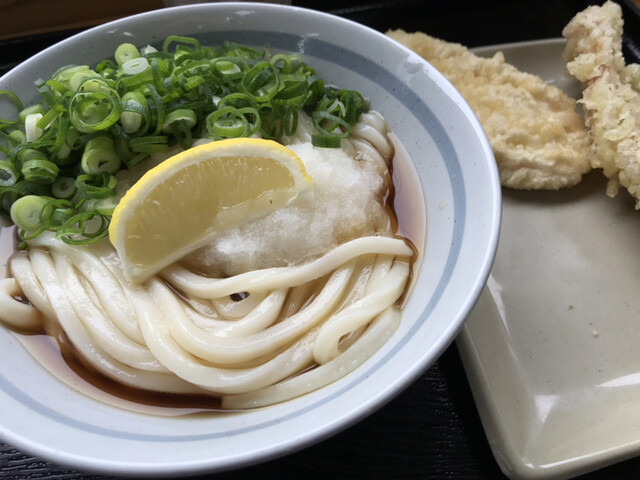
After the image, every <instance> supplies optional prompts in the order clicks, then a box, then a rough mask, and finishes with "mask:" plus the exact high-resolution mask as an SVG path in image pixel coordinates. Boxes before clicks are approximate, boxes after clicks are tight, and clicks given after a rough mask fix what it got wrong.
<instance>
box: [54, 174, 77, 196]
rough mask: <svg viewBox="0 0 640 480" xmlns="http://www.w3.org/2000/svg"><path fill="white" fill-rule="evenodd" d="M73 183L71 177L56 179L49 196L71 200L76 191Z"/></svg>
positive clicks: (73, 180) (73, 179)
mask: <svg viewBox="0 0 640 480" xmlns="http://www.w3.org/2000/svg"><path fill="white" fill-rule="evenodd" d="M75 181H76V180H75V178H73V177H58V178H56V179H55V181H54V182H53V183H52V184H51V194H52V195H53V196H54V197H56V198H64V199H69V198H72V197H73V196H74V195H75V193H76V191H77V188H76V185H75Z"/></svg>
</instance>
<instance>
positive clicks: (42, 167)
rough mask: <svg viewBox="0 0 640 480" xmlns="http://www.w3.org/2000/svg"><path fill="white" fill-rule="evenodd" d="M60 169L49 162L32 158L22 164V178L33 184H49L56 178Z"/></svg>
mask: <svg viewBox="0 0 640 480" xmlns="http://www.w3.org/2000/svg"><path fill="white" fill-rule="evenodd" d="M59 172H60V168H58V166H57V165H56V164H55V163H53V162H50V161H49V160H43V159H42V158H32V159H30V160H27V161H26V162H24V163H23V164H22V176H23V177H24V179H25V180H26V181H27V182H30V183H34V184H45V185H46V184H50V183H53V182H54V181H55V179H56V178H57V177H58V173H59Z"/></svg>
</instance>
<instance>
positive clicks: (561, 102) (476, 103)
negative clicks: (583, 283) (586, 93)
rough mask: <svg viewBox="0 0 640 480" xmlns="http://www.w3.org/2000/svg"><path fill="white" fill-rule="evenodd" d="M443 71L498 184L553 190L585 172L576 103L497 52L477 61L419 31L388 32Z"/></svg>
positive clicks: (584, 148) (583, 137) (585, 141)
mask: <svg viewBox="0 0 640 480" xmlns="http://www.w3.org/2000/svg"><path fill="white" fill-rule="evenodd" d="M387 35H389V36H390V37H391V38H394V39H395V40H397V41H399V42H400V43H402V44H404V45H405V46H407V47H409V48H411V49H412V50H414V51H415V52H416V53H418V54H419V55H420V56H422V57H423V58H425V59H426V60H427V61H429V62H430V63H431V64H432V65H433V66H434V67H435V68H437V69H438V70H439V71H440V72H441V73H443V74H444V75H445V76H446V77H447V78H448V79H449V81H451V83H452V84H453V85H454V86H455V87H456V88H457V89H458V90H459V91H460V93H462V95H463V96H464V98H465V99H466V100H467V102H468V103H469V105H470V106H471V108H472V109H473V110H474V112H475V113H476V115H477V116H478V118H479V120H480V122H481V123H482V126H483V127H484V129H485V131H486V133H487V136H488V137H489V141H490V142H491V146H492V148H493V151H494V154H495V157H496V161H497V164H498V169H499V171H500V180H501V183H502V185H504V186H506V187H511V188H518V189H527V190H529V189H548V190H557V189H559V188H563V187H570V186H572V185H575V184H576V183H578V182H579V181H580V179H581V178H582V175H583V174H584V173H586V172H587V171H589V170H590V168H591V166H590V163H589V159H588V158H587V155H588V144H589V139H588V135H587V132H586V129H585V127H584V121H583V119H582V117H581V116H580V115H579V114H578V113H577V112H576V103H575V100H573V99H572V98H570V97H569V96H568V95H566V94H565V93H564V92H563V91H562V90H560V89H559V88H557V87H554V86H551V85H548V84H546V83H545V82H544V81H543V80H542V79H541V78H540V77H538V76H535V75H532V74H529V73H524V72H521V71H519V70H518V69H517V68H516V67H514V66H513V65H510V64H508V63H506V62H505V60H504V56H503V55H502V53H501V52H499V53H497V54H496V55H494V56H493V58H481V57H478V56H476V55H474V54H473V53H472V52H470V51H469V50H468V49H467V48H466V47H464V46H462V45H459V44H455V43H449V42H445V41H443V40H439V39H437V38H434V37H430V36H428V35H425V34H424V33H406V32H404V31H403V30H394V31H389V32H387Z"/></svg>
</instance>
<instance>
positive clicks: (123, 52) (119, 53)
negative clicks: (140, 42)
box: [114, 43, 140, 66]
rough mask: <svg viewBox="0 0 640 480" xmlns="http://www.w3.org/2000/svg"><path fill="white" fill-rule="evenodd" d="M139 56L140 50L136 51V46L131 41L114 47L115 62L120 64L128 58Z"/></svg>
mask: <svg viewBox="0 0 640 480" xmlns="http://www.w3.org/2000/svg"><path fill="white" fill-rule="evenodd" d="M139 56H140V52H139V51H138V48H137V47H136V46H135V45H134V44H132V43H123V44H121V45H120V46H119V47H118V48H116V52H115V54H114V58H115V59H116V63H117V64H118V65H120V66H123V65H124V64H125V63H127V62H128V61H129V60H131V59H133V58H138V57H139Z"/></svg>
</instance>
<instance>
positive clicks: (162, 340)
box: [0, 112, 414, 409]
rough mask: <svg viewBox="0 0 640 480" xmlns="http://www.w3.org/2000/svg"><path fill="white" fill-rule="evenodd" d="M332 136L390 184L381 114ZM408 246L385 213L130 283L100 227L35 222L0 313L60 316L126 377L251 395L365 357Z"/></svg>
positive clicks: (392, 325)
mask: <svg viewBox="0 0 640 480" xmlns="http://www.w3.org/2000/svg"><path fill="white" fill-rule="evenodd" d="M305 122H307V123H306V124H305ZM308 122H309V120H308V119H305V118H304V116H303V115H301V120H300V126H299V128H298V131H297V133H296V135H295V136H294V137H285V138H283V139H282V141H283V143H285V144H290V145H293V144H297V143H301V142H306V141H308V140H309V139H310V135H311V134H310V127H309V123H308ZM342 148H343V150H344V151H345V152H346V153H347V154H348V155H350V156H351V157H352V158H353V159H354V161H355V162H369V163H370V164H372V165H374V166H375V170H376V171H377V172H378V174H379V176H380V177H381V178H382V179H383V183H384V184H385V185H387V186H389V183H390V182H391V177H390V173H389V162H390V160H391V158H392V156H393V153H394V147H393V144H392V142H391V141H390V139H389V134H388V129H387V125H386V122H385V121H384V119H383V118H382V117H381V116H380V115H379V114H377V113H375V112H369V113H366V114H363V115H362V116H361V119H360V121H359V123H358V124H357V125H356V126H355V127H354V128H353V135H352V137H351V138H349V139H347V140H343V142H342ZM377 195H380V196H381V195H382V194H381V193H380V192H378V193H377ZM378 201H379V202H382V201H383V200H382V199H381V198H379V199H378ZM413 256H414V250H413V249H412V248H411V247H410V246H409V244H408V242H406V241H405V240H404V239H402V238H398V237H396V236H395V235H394V232H393V228H392V222H386V224H385V227H384V228H381V227H380V226H377V227H376V230H375V231H373V232H368V233H367V234H365V235H364V236H356V237H354V238H348V239H346V241H344V242H342V243H341V244H340V245H337V246H335V247H332V248H330V249H329V250H328V251H326V252H324V253H323V254H322V255H320V256H316V257H314V258H311V259H308V260H305V261H303V262H301V263H298V264H293V265H278V266H267V267H264V266H263V267H260V268H258V269H253V270H249V271H245V272H243V273H238V274H234V275H231V276H227V277H219V278H215V277H211V276H209V275H204V274H202V273H201V272H197V271H195V270H193V269H191V268H188V266H186V264H184V263H183V264H179V263H178V264H174V265H171V266H170V267H168V268H166V269H164V270H163V271H161V272H160V273H159V274H157V275H156V276H154V277H152V278H151V279H150V280H149V281H147V282H145V283H144V284H142V285H133V284H131V283H129V282H128V281H127V279H126V275H125V274H124V271H123V269H122V266H121V264H120V261H119V258H118V256H117V254H116V252H115V250H114V248H113V247H112V246H111V244H110V243H109V242H108V240H106V239H104V240H102V241H99V242H96V243H95V244H92V245H87V246H72V245H68V244H66V243H63V242H61V241H59V240H56V238H55V236H54V235H53V234H43V235H41V236H40V237H37V238H36V239H34V240H31V241H29V249H28V251H27V252H19V253H16V254H15V255H13V256H12V258H11V259H10V262H9V270H10V275H11V276H10V277H9V278H5V279H2V280H0V319H1V320H2V321H4V322H5V323H6V324H8V325H10V326H12V327H14V328H17V329H21V330H34V329H42V328H43V325H44V326H46V325H47V324H51V323H52V322H53V323H55V324H56V325H59V327H60V328H61V329H62V330H63V331H64V334H65V335H66V337H67V338H68V340H69V341H70V343H71V344H72V345H73V347H74V348H75V349H76V350H77V352H78V354H79V355H80V356H81V357H82V358H83V359H84V360H85V361H86V362H87V363H88V364H90V365H91V366H92V367H93V368H94V369H95V370H97V371H98V372H100V373H101V374H102V375H104V376H106V377H108V378H110V379H112V380H115V381H116V382H119V383H120V384H123V385H125V386H129V387H133V388H136V389H143V390H149V391H153V392H166V393H178V394H194V393H198V394H199V393H207V394H212V395H216V396H219V397H220V398H221V404H222V408H225V409H245V408H254V407H259V406H266V405H271V404H274V403H278V402H282V401H285V400H288V399H291V398H295V397H298V396H300V395H303V394H305V393H308V392H311V391H313V390H316V389H318V388H320V387H323V386H325V385H327V384H329V383H331V382H334V381H335V380H337V379H339V378H341V377H343V376H345V375H347V374H348V373H349V372H351V371H353V370H354V369H355V368H357V367H358V366H359V365H361V364H362V363H363V362H364V361H365V360H366V359H368V358H369V357H371V356H372V355H373V354H374V353H375V352H376V351H377V350H378V349H379V348H380V347H381V346H382V345H383V344H384V343H385V342H386V341H387V340H388V338H389V337H390V336H391V335H392V334H393V332H394V331H395V329H396V328H397V326H398V324H399V321H400V302H401V299H402V297H403V295H404V293H405V291H406V288H407V283H408V280H409V277H410V272H411V260H412V258H413Z"/></svg>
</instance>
